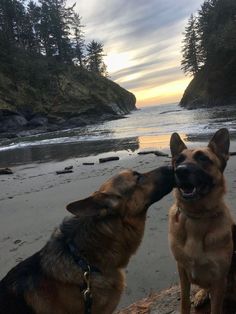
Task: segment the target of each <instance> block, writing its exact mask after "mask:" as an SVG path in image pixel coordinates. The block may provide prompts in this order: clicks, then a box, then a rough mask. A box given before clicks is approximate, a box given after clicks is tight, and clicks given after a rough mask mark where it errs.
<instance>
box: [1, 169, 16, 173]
mask: <svg viewBox="0 0 236 314" xmlns="http://www.w3.org/2000/svg"><path fill="white" fill-rule="evenodd" d="M0 174H13V171H12V170H11V169H10V168H0Z"/></svg>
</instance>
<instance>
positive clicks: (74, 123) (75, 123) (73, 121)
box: [65, 116, 87, 127]
mask: <svg viewBox="0 0 236 314" xmlns="http://www.w3.org/2000/svg"><path fill="white" fill-rule="evenodd" d="M65 124H66V125H68V126H70V127H80V126H85V125H86V124H87V123H86V122H85V121H84V119H82V118H81V117H78V116H77V117H72V118H70V119H68V120H66V121H65Z"/></svg>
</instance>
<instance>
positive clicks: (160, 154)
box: [138, 150, 169, 157]
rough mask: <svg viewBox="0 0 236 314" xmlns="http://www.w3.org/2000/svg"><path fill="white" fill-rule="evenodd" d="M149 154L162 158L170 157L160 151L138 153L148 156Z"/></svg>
mask: <svg viewBox="0 0 236 314" xmlns="http://www.w3.org/2000/svg"><path fill="white" fill-rule="evenodd" d="M148 154H154V155H156V156H162V157H168V156H169V155H168V154H166V153H163V152H161V151H159V150H144V151H141V152H138V155H148Z"/></svg>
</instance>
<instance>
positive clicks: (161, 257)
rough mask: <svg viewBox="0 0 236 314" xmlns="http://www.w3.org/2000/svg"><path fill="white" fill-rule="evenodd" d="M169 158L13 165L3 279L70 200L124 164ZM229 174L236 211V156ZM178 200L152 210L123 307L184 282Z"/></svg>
mask: <svg viewBox="0 0 236 314" xmlns="http://www.w3.org/2000/svg"><path fill="white" fill-rule="evenodd" d="M97 160H98V158H97ZM83 161H85V160H83ZM86 161H90V159H89V158H87V160H86ZM169 162H170V159H168V158H167V157H156V156H155V155H145V156H138V155H135V154H133V155H132V156H130V157H129V158H121V159H120V160H119V161H113V162H109V163H105V164H98V163H96V164H95V165H93V166H83V165H82V161H81V160H80V159H73V160H67V161H64V162H60V163H59V162H57V163H41V164H31V165H26V166H18V167H13V168H12V169H13V171H14V174H13V175H4V176H1V177H0V252H1V253H0V278H2V277H3V276H4V275H5V274H6V272H7V271H8V270H9V269H10V268H11V267H13V266H14V265H16V264H17V263H18V262H19V261H21V260H22V259H24V258H26V257H28V256H30V255H31V254H33V253H34V252H36V251H37V250H39V249H40V248H41V247H42V246H43V245H44V244H45V242H46V241H47V239H48V238H49V236H50V233H51V232H52V230H53V229H54V228H55V226H57V225H58V224H59V223H60V222H61V221H62V219H63V217H65V216H66V215H68V213H67V212H66V210H65V207H66V204H68V203H69V202H71V201H73V200H78V199H80V198H84V197H86V196H88V195H89V194H90V193H92V192H93V191H95V190H96V189H97V188H98V187H99V186H100V185H101V184H102V183H103V182H104V181H105V180H106V179H107V178H109V177H111V176H112V175H114V174H115V173H117V172H119V171H120V170H122V169H125V168H132V169H136V170H138V171H142V172H145V171H149V170H151V169H154V168H156V167H159V166H161V165H165V164H168V163H169ZM70 165H73V166H74V172H73V173H69V174H63V175H56V171H57V170H61V169H63V168H64V167H66V166H70ZM225 174H226V178H227V183H228V194H227V201H228V204H229V205H230V207H231V208H232V211H233V213H234V215H236V209H234V203H235V198H236V197H235V189H236V157H231V159H230V161H229V163H228V166H227V169H226V171H225ZM172 200H173V198H172V194H170V195H168V196H166V197H165V198H163V199H162V200H161V201H160V202H158V203H156V204H154V205H153V206H152V207H151V208H150V209H149V212H148V219H147V224H146V230H145V236H144V239H143V241H142V245H141V247H140V248H139V250H138V252H137V254H136V255H135V256H133V257H132V259H131V261H130V263H129V266H128V268H127V270H126V272H127V288H126V290H125V292H124V295H123V297H122V299H121V302H120V304H119V308H121V307H124V306H127V305H128V304H131V303H133V302H135V301H136V300H138V299H140V298H143V297H145V296H147V295H148V294H149V293H150V292H153V291H159V290H161V289H163V288H168V287H170V286H172V285H173V284H174V283H176V282H177V281H178V277H177V274H176V267H175V262H174V260H173V258H172V256H171V254H170V252H169V248H168V241H167V214H168V208H169V207H170V205H171V203H172ZM235 207H236V206H235Z"/></svg>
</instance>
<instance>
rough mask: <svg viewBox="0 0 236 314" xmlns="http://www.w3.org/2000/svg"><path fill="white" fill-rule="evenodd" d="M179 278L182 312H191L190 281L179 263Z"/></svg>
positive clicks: (186, 313) (185, 313)
mask: <svg viewBox="0 0 236 314" xmlns="http://www.w3.org/2000/svg"><path fill="white" fill-rule="evenodd" d="M178 271H179V278H180V292H181V305H180V312H181V314H190V309H191V303H190V282H189V280H188V276H187V274H186V272H185V270H184V268H183V267H181V266H180V265H179V264H178Z"/></svg>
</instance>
